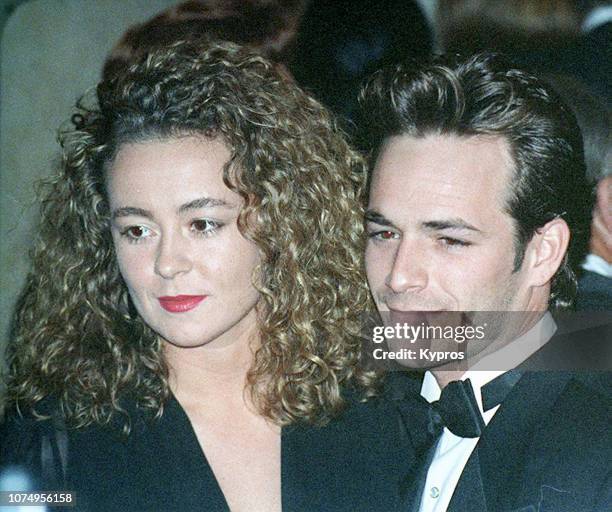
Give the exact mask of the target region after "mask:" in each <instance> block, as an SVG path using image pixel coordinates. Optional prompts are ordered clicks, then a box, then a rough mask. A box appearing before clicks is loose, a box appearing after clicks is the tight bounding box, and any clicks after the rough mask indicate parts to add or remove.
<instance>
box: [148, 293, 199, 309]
mask: <svg viewBox="0 0 612 512" xmlns="http://www.w3.org/2000/svg"><path fill="white" fill-rule="evenodd" d="M206 297H208V295H174V296H172V297H169V296H165V297H158V298H157V300H158V301H159V304H160V305H161V307H162V308H164V309H165V310H166V311H169V312H170V313H184V312H185V311H190V310H192V309H194V308H195V307H196V306H197V305H198V304H199V303H200V302H202V301H203V300H204V299H205V298H206Z"/></svg>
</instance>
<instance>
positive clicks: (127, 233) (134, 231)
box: [121, 226, 152, 242]
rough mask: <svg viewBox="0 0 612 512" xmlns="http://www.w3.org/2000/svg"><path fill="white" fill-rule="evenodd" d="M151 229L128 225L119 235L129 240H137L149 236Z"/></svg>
mask: <svg viewBox="0 0 612 512" xmlns="http://www.w3.org/2000/svg"><path fill="white" fill-rule="evenodd" d="M151 233H152V232H151V230H150V229H149V228H147V227H145V226H128V227H127V228H125V229H124V230H123V231H121V235H122V236H124V237H126V238H127V239H128V240H129V241H130V242H139V241H141V240H144V239H145V238H148V237H149V236H151Z"/></svg>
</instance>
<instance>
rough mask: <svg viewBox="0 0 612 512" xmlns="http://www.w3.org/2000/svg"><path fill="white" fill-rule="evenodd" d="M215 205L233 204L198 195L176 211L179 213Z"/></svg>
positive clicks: (226, 206) (229, 206) (231, 205)
mask: <svg viewBox="0 0 612 512" xmlns="http://www.w3.org/2000/svg"><path fill="white" fill-rule="evenodd" d="M217 206H221V207H223V208H234V207H235V205H233V204H230V203H228V202H227V201H225V200H223V199H215V198H212V197H200V198H198V199H194V200H193V201H189V202H188V203H185V204H182V205H181V206H180V207H179V209H178V211H179V213H185V212H186V211H189V210H198V209H200V208H214V207H217Z"/></svg>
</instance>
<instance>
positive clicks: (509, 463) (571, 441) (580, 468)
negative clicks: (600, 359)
mask: <svg viewBox="0 0 612 512" xmlns="http://www.w3.org/2000/svg"><path fill="white" fill-rule="evenodd" d="M606 331H607V335H609V333H610V331H609V328H607V329H599V330H597V332H599V333H600V334H601V333H606ZM570 338H571V336H570ZM573 341H574V343H573V344H572V345H573V346H574V347H575V348H576V347H577V348H580V347H581V344H580V343H579V342H576V340H575V339H574V340H573ZM604 341H605V342H606V343H607V345H608V346H609V345H612V338H609V337H608V338H607V339H606V340H604ZM568 346H570V344H569V343H568V337H567V336H558V337H556V338H553V339H552V340H551V341H549V343H548V344H547V345H545V347H544V349H542V350H541V351H540V352H539V353H536V355H535V356H533V357H532V358H530V359H529V360H528V361H527V362H526V363H525V364H524V365H522V366H523V368H521V369H523V370H526V371H525V373H523V374H522V377H521V379H520V380H519V382H518V383H517V384H516V385H515V386H514V387H513V388H512V390H511V391H510V393H509V394H508V396H507V397H506V398H505V400H504V401H503V403H502V404H501V406H500V408H499V409H498V411H497V412H496V414H495V416H494V417H493V419H492V420H491V422H490V423H489V425H488V426H487V428H486V429H485V431H484V432H483V435H482V436H481V438H480V439H479V441H478V444H477V445H476V448H475V449H474V451H473V452H472V455H471V457H470V459H469V460H468V463H467V464H466V467H465V469H464V471H463V473H462V476H461V478H460V480H459V483H458V485H457V488H456V489H455V492H454V494H453V498H452V500H451V502H450V505H449V508H448V511H449V512H474V511H478V512H487V511H488V512H509V511H521V512H528V511H529V512H547V511H550V512H553V511H554V512H582V511H597V512H604V511H610V510H612V471H611V468H612V435H611V432H610V427H611V426H612V397H611V393H610V389H611V387H610V375H611V374H610V373H609V372H605V371H602V372H588V371H585V370H586V369H583V370H580V371H577V370H574V371H568V370H548V371H547V370H542V369H541V368H542V367H543V363H548V362H549V361H551V360H553V361H554V362H555V364H556V365H557V366H558V367H562V366H563V365H561V364H560V361H561V360H562V359H564V358H559V357H557V358H556V359H555V358H551V357H550V356H551V354H553V353H555V354H558V353H559V352H562V353H563V352H567V348H568ZM589 347H590V345H589ZM583 348H584V347H583ZM579 352H580V353H581V354H582V355H581V356H580V357H581V358H582V359H583V362H585V363H588V361H589V360H590V359H591V357H590V356H588V357H584V354H585V353H587V352H588V350H586V349H585V350H582V349H581V350H579ZM565 362H566V363H567V362H568V361H567V360H565ZM579 366H582V365H579ZM602 366H604V365H602ZM531 367H534V368H540V369H539V370H537V371H529V370H528V369H529V368H531ZM608 367H609V362H608ZM413 390H414V392H417V393H419V392H420V382H418V383H417V382H415V384H414V387H413ZM421 491H422V489H421ZM413 494H414V496H409V497H408V498H407V504H406V510H418V503H419V501H420V497H421V496H420V494H419V493H413Z"/></svg>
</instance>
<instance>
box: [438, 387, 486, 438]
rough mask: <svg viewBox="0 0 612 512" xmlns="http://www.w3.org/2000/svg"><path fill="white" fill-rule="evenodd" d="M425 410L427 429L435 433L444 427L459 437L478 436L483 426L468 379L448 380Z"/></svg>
mask: <svg viewBox="0 0 612 512" xmlns="http://www.w3.org/2000/svg"><path fill="white" fill-rule="evenodd" d="M428 409H429V410H428V411H427V416H428V418H427V420H428V421H427V423H428V428H427V430H428V431H429V432H430V433H431V434H432V435H436V434H439V433H441V431H442V429H443V428H444V427H446V428H448V430H450V431H451V432H452V433H453V434H455V435H456V436H459V437H480V435H481V434H482V431H483V430H484V428H485V422H484V420H483V419H482V415H481V414H480V410H479V409H478V402H477V401H476V396H475V395H474V390H473V389H472V383H471V382H470V379H466V380H456V381H453V382H450V383H449V384H448V385H447V386H446V387H445V388H444V389H443V390H442V394H441V395H440V399H439V400H438V401H437V402H432V403H431V404H430V406H429V407H428Z"/></svg>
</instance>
